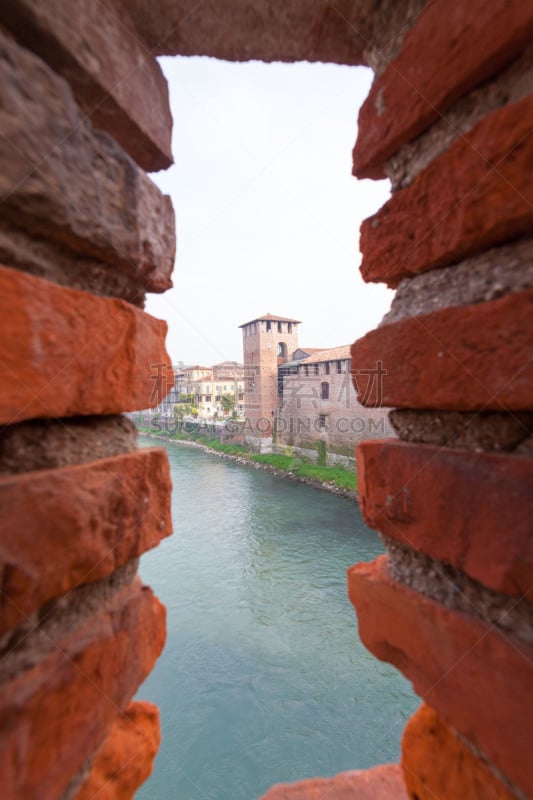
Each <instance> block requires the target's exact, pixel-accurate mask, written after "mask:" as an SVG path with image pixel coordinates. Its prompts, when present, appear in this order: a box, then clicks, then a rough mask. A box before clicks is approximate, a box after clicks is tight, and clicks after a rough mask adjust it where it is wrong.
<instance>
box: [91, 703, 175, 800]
mask: <svg viewBox="0 0 533 800" xmlns="http://www.w3.org/2000/svg"><path fill="white" fill-rule="evenodd" d="M160 741H161V731H160V725H159V710H158V708H157V706H154V705H153V704H152V703H146V702H141V701H137V702H134V703H130V704H129V706H128V707H127V708H126V710H125V711H124V713H123V714H121V715H120V716H119V717H118V718H117V720H116V722H115V723H114V725H113V727H112V728H111V730H110V732H109V735H108V737H107V739H106V740H105V742H104V743H103V745H102V747H101V748H100V749H99V751H98V752H97V753H96V756H95V758H94V762H93V765H92V769H91V771H90V773H89V776H88V778H87V780H86V781H85V782H84V784H83V786H82V787H81V789H80V791H79V792H78V794H77V795H76V800H131V799H132V798H133V797H134V795H135V792H136V791H137V789H138V788H139V786H140V785H141V784H142V783H144V781H145V780H146V779H147V778H148V776H149V775H150V773H151V772H152V768H153V762H154V758H155V756H156V754H157V750H158V748H159V743H160Z"/></svg>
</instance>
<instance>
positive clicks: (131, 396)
mask: <svg viewBox="0 0 533 800" xmlns="http://www.w3.org/2000/svg"><path fill="white" fill-rule="evenodd" d="M166 332H167V325H166V323H165V322H162V321H161V320H158V319H154V318H153V317H151V316H149V315H148V314H145V313H144V312H143V311H140V310H139V309H138V308H135V306H132V305H129V304H128V303H126V302H125V301H123V300H111V299H108V298H102V297H96V296H94V295H92V294H90V293H88V292H83V291H79V290H77V289H67V288H65V287H61V286H57V285H56V284H54V283H52V282H50V281H46V280H43V279H42V278H36V277H34V276H32V275H26V274H25V273H22V272H19V271H17V270H12V269H8V268H7V267H2V266H0V376H1V383H2V396H1V398H0V423H2V424H6V423H7V424H12V423H14V422H20V421H22V420H25V419H32V418H33V417H47V418H50V417H71V416H76V415H80V414H81V415H86V414H117V413H120V412H121V411H134V410H136V409H143V408H148V407H149V406H156V405H158V403H159V402H161V400H162V399H163V397H164V396H165V395H166V393H167V392H168V391H169V389H170V388H171V386H172V384H173V382H174V375H173V372H172V367H171V364H170V361H169V359H168V355H167V353H166V351H165V336H166ZM158 364H159V365H160V367H157V366H156V365H158Z"/></svg>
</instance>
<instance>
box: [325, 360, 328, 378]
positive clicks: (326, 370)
mask: <svg viewBox="0 0 533 800" xmlns="http://www.w3.org/2000/svg"><path fill="white" fill-rule="evenodd" d="M324 372H325V373H326V375H329V361H326V363H325V364H324Z"/></svg>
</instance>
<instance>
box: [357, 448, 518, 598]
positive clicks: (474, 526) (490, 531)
mask: <svg viewBox="0 0 533 800" xmlns="http://www.w3.org/2000/svg"><path fill="white" fill-rule="evenodd" d="M357 476H358V487H359V504H360V507H361V511H362V514H363V517H364V519H365V521H366V523H367V524H368V525H370V527H371V528H376V529H378V530H379V531H381V533H383V534H385V535H386V536H390V537H391V538H393V539H397V540H399V541H401V542H403V543H405V544H408V545H410V546H411V547H414V548H415V549H416V550H421V551H422V552H424V553H426V555H428V556H431V558H436V559H439V560H440V561H444V562H446V563H449V564H453V566H455V567H458V568H459V569H462V570H464V572H466V573H467V574H468V575H470V576H471V577H472V578H474V579H475V580H478V581H480V582H481V583H483V584H485V586H488V587H489V588H491V589H494V590H495V591H498V592H505V593H507V594H512V595H520V596H522V595H526V594H527V593H528V592H529V591H531V592H532V598H533V589H532V586H533V540H532V539H531V519H532V518H533V495H532V494H531V486H532V485H533V461H531V459H527V458H520V457H517V456H512V455H504V454H500V453H470V452H468V451H466V450H453V449H451V448H447V447H433V446H430V445H420V444H407V443H404V442H396V441H391V440H383V441H367V442H362V443H361V444H360V445H359V447H358V449H357ZM465 509H468V513H467V514H466V513H465Z"/></svg>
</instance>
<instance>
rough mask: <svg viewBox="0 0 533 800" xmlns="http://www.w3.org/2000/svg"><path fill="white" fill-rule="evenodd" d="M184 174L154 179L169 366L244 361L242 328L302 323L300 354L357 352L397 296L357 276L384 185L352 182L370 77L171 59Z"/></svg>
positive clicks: (342, 70)
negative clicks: (341, 348)
mask: <svg viewBox="0 0 533 800" xmlns="http://www.w3.org/2000/svg"><path fill="white" fill-rule="evenodd" d="M161 65H162V67H163V70H164V72H165V74H166V76H167V78H168V81H169V87H170V100H171V106H172V113H173V116H174V133H173V153H174V159H175V164H174V166H173V167H172V168H171V169H170V170H168V171H167V172H160V173H157V174H156V175H153V176H152V177H153V179H154V181H155V182H156V183H157V184H158V186H159V187H160V188H161V189H162V190H163V191H164V192H166V193H168V194H170V195H171V197H172V201H173V203H174V209H175V212H176V221H177V230H178V253H177V259H176V266H175V269H174V276H173V280H174V289H172V290H171V291H170V292H167V293H166V294H164V295H150V296H149V298H148V302H147V307H146V308H147V311H149V312H150V313H151V314H153V315H154V316H156V317H159V318H161V319H165V320H167V322H168V324H169V334H168V340H167V347H168V351H169V353H170V356H171V359H172V361H173V362H177V361H180V360H181V361H184V362H185V363H187V364H193V363H194V364H198V363H199V364H205V365H211V364H214V363H216V362H219V361H223V360H225V359H231V360H238V361H241V360H242V341H241V331H240V330H239V328H238V326H239V325H240V324H242V323H243V322H248V321H249V320H251V319H254V318H255V317H257V316H261V315H262V314H266V313H267V312H270V313H272V314H279V315H281V316H284V317H294V318H296V319H299V320H302V323H303V324H302V325H301V326H300V328H299V330H300V338H299V343H300V345H301V346H304V347H305V346H308V347H335V346H337V345H343V344H348V343H350V342H352V341H354V340H355V339H356V338H358V337H359V336H361V335H362V334H364V333H365V332H366V331H368V330H370V329H371V328H374V327H375V326H376V325H377V324H378V323H379V321H380V319H381V318H382V316H383V315H384V313H385V312H386V311H387V310H388V308H389V305H390V302H391V299H392V292H391V291H390V290H388V289H386V288H385V287H383V286H381V285H376V284H364V283H363V281H362V280H361V277H360V275H359V270H358V267H359V263H360V254H359V250H358V229H359V225H360V223H361V221H362V220H363V219H364V218H365V217H368V216H369V215H370V214H373V213H374V212H375V211H376V210H377V209H378V208H379V206H380V205H381V204H382V203H383V202H384V201H385V200H386V198H387V196H388V192H389V184H388V181H381V182H375V181H357V180H356V179H355V178H353V177H352V175H351V151H352V147H353V145H354V142H355V138H356V130H357V114H358V110H359V106H360V105H361V103H362V101H363V100H364V98H365V97H366V95H367V93H368V89H369V85H370V80H371V72H370V70H368V69H364V68H354V67H339V66H334V65H320V64H262V63H259V62H252V63H247V64H233V63H227V62H222V61H216V60H214V59H208V58H163V59H161Z"/></svg>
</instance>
